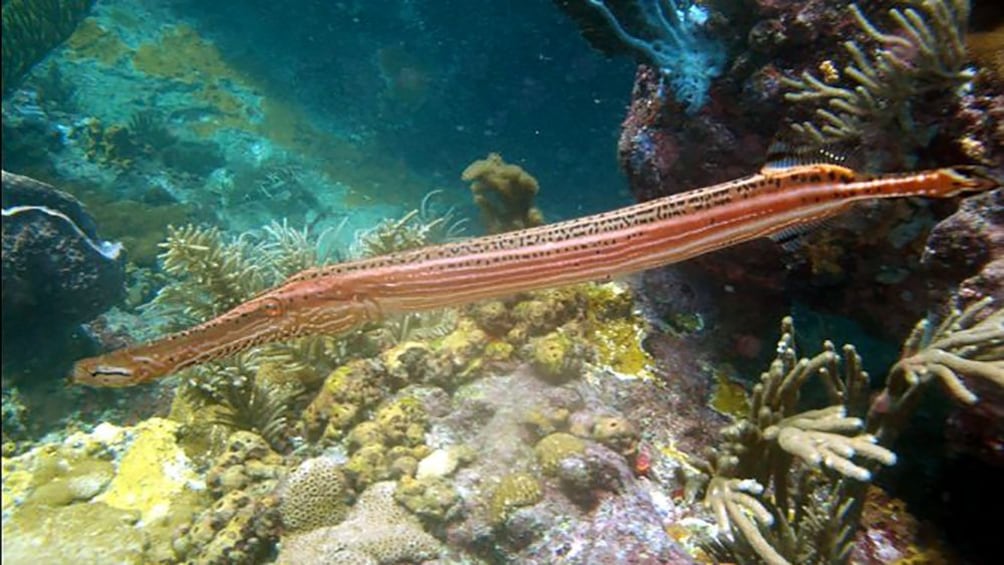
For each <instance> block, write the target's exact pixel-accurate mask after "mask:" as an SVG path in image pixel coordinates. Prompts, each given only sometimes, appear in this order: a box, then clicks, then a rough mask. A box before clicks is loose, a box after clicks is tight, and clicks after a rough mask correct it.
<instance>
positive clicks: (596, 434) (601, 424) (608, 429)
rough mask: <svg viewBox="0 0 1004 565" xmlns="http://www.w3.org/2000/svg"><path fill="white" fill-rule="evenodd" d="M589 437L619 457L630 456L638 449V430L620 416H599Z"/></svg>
mask: <svg viewBox="0 0 1004 565" xmlns="http://www.w3.org/2000/svg"><path fill="white" fill-rule="evenodd" d="M590 435H591V436H592V438H593V439H595V440H596V441H598V442H600V443H602V444H603V445H606V446H607V447H609V448H611V449H613V450H614V451H616V452H618V453H620V454H621V455H630V454H631V453H634V450H635V448H637V447H638V439H639V435H638V429H637V428H636V427H635V426H634V424H632V423H631V422H629V421H628V420H627V419H626V418H624V417H622V416H600V417H599V418H597V419H596V421H595V422H594V423H593V429H592V433H591V434H590Z"/></svg>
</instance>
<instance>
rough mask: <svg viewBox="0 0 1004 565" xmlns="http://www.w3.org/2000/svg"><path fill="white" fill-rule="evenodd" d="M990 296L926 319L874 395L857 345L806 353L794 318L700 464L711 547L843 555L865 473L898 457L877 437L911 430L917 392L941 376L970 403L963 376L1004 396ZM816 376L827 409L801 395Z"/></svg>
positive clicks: (776, 559) (808, 556)
mask: <svg viewBox="0 0 1004 565" xmlns="http://www.w3.org/2000/svg"><path fill="white" fill-rule="evenodd" d="M989 304H990V301H989V300H983V301H980V302H977V303H975V304H974V305H972V306H970V307H969V308H968V309H967V310H966V311H963V312H960V311H955V312H953V313H952V314H950V315H949V316H948V317H946V318H945V319H944V320H943V321H942V323H941V325H940V326H939V327H938V328H937V329H934V330H931V329H930V328H929V325H928V322H926V321H922V322H921V323H920V324H918V326H917V329H916V331H915V332H914V334H913V335H912V336H911V337H910V338H908V340H907V342H906V343H905V345H904V350H903V355H902V358H901V359H900V360H899V361H898V362H897V363H896V364H894V365H893V367H892V368H891V369H890V370H889V374H888V376H887V378H886V383H885V388H884V389H883V390H882V392H880V393H879V394H878V395H877V396H876V397H875V398H874V399H869V398H868V396H867V394H868V387H867V383H868V377H867V374H866V373H864V371H863V370H862V368H861V359H860V357H858V355H857V353H856V351H855V350H854V348H853V347H851V346H844V348H843V351H842V354H838V353H837V351H836V348H835V347H834V346H833V344H832V343H830V342H826V343H825V344H824V347H823V352H822V353H820V354H818V355H816V356H815V357H812V358H802V359H798V357H797V353H796V350H795V346H794V343H795V342H794V335H795V334H794V328H793V326H792V323H791V319H790V318H789V319H786V320H785V321H784V322H783V323H782V337H781V340H780V342H779V344H778V357H777V359H776V360H775V361H774V362H773V363H772V364H771V367H770V370H769V371H767V372H765V373H764V374H763V375H762V377H761V381H760V383H758V384H757V385H756V387H754V390H753V395H752V400H751V404H750V408H749V412H748V413H747V415H746V416H745V417H743V418H740V419H739V421H738V422H737V423H736V424H734V425H732V426H730V427H728V428H726V429H725V430H724V431H723V436H724V440H725V441H724V445H722V446H721V447H720V448H719V449H718V450H716V451H713V452H712V457H711V459H709V460H708V461H706V462H704V463H703V468H704V470H705V471H706V472H707V473H708V475H709V476H710V480H709V482H708V483H707V486H706V491H705V495H704V500H705V504H706V505H707V506H708V507H709V508H710V509H711V510H712V512H713V513H714V514H715V516H716V519H717V521H718V523H719V525H720V527H721V528H722V532H723V537H722V538H720V540H719V541H720V542H721V544H720V545H714V544H713V545H712V546H711V547H709V550H710V551H711V552H712V553H713V554H715V555H717V556H719V557H725V556H729V555H732V556H733V557H732V558H734V559H740V560H744V561H745V560H749V559H754V558H759V559H762V560H763V561H765V562H767V563H777V564H783V563H800V562H804V561H815V560H823V561H837V562H843V561H846V560H847V559H848V558H849V556H850V554H851V552H852V550H853V549H854V544H855V533H856V531H857V529H858V527H859V520H860V518H861V512H862V505H863V504H864V501H865V496H866V491H867V488H866V485H867V482H868V481H871V479H872V477H873V475H874V473H875V472H876V471H877V470H878V469H879V468H880V466H881V465H885V466H888V465H891V464H893V463H894V462H895V460H896V457H895V455H894V454H893V453H892V452H891V451H889V450H888V449H887V448H886V447H883V446H882V445H880V444H879V442H880V441H881V442H883V443H888V442H890V441H891V438H892V437H893V435H894V434H895V433H897V432H899V431H901V430H902V429H903V427H904V426H905V425H906V422H907V420H908V418H909V416H910V415H911V414H912V413H913V412H914V411H915V409H916V406H917V399H918V397H919V393H920V391H921V390H923V389H924V388H926V387H927V386H928V385H929V384H930V383H931V382H933V381H934V380H938V381H940V382H941V383H942V385H943V386H944V388H945V389H946V390H947V391H948V392H949V394H950V395H951V396H952V397H954V398H955V399H956V400H957V401H959V402H962V403H964V404H972V403H974V402H975V401H976V396H975V395H974V394H973V392H972V391H971V390H970V389H969V388H967V387H966V385H965V384H964V383H963V380H962V379H963V378H964V376H963V375H965V377H968V380H969V381H973V380H984V381H986V383H987V385H988V386H989V387H990V388H991V389H993V390H995V391H996V392H997V394H999V393H1000V391H1001V389H1004V366H1002V365H1001V355H1002V352H1001V351H1000V343H1001V342H1002V340H1004V333H1002V332H1004V325H1002V323H1001V315H1002V312H1001V310H1000V309H999V308H996V309H991V310H990V311H989V312H986V310H987V306H988V305H989ZM841 364H842V365H843V369H842V370H841ZM813 378H818V379H819V381H820V384H821V385H822V386H821V388H822V389H823V390H824V391H825V394H826V397H827V398H828V406H826V407H825V408H819V409H807V408H805V407H804V406H803V405H802V404H801V403H800V397H801V395H802V392H803V389H806V390H808V387H807V384H808V383H809V381H810V380H811V379H813ZM824 470H827V471H825V472H823V471H824Z"/></svg>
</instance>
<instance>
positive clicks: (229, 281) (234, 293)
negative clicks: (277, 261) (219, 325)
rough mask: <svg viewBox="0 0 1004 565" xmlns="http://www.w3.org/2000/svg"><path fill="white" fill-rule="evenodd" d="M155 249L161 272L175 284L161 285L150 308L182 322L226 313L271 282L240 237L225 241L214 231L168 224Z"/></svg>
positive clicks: (251, 248)
mask: <svg viewBox="0 0 1004 565" xmlns="http://www.w3.org/2000/svg"><path fill="white" fill-rule="evenodd" d="M160 246H161V247H162V248H163V249H164V252H163V253H162V254H161V255H160V260H161V262H162V263H163V266H164V270H165V271H166V272H167V273H168V274H170V275H174V276H176V277H179V279H180V280H179V282H177V283H175V284H171V285H168V286H167V287H165V288H164V289H163V290H162V291H161V292H160V294H159V295H158V296H157V299H156V300H155V301H154V302H153V305H154V306H157V307H161V308H164V309H165V310H167V311H168V312H169V313H172V314H180V315H182V316H184V317H185V318H187V320H185V322H186V323H190V322H192V321H194V322H201V321H203V320H206V319H208V318H210V317H212V316H215V315H217V314H219V313H221V312H224V311H226V310H229V309H230V308H233V307H234V306H236V305H238V304H240V303H241V302H243V301H244V300H246V299H248V298H249V297H251V296H252V295H254V294H255V293H257V292H259V291H261V290H264V289H265V288H267V287H268V283H269V282H271V280H270V279H271V276H270V273H268V272H267V271H265V269H264V268H263V266H262V264H261V263H260V262H258V260H257V258H256V257H255V255H256V254H255V252H254V251H255V250H254V248H253V247H252V246H251V245H249V244H247V243H246V242H244V241H243V240H240V239H236V240H230V241H228V240H227V239H226V238H225V237H224V236H223V234H222V233H221V232H220V230H219V229H217V228H208V229H205V228H200V227H196V226H192V225H188V226H184V227H180V228H178V227H174V226H171V227H169V228H168V236H167V241H165V242H164V243H162V244H161V245H160Z"/></svg>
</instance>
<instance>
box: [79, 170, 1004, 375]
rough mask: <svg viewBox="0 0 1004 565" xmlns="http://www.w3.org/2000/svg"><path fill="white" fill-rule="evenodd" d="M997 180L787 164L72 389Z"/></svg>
mask: <svg viewBox="0 0 1004 565" xmlns="http://www.w3.org/2000/svg"><path fill="white" fill-rule="evenodd" d="M994 186H996V183H995V182H994V181H991V180H989V179H987V178H984V177H982V176H979V175H974V174H972V172H971V171H970V170H969V169H966V168H945V169H936V170H930V171H922V172H916V173H908V174H897V175H881V176H865V175H860V174H857V173H856V172H855V171H853V170H851V169H848V168H845V167H841V166H837V165H828V164H814V165H802V166H794V167H790V168H785V169H777V170H765V171H764V172H762V173H760V174H757V175H753V176H750V177H746V178H743V179H739V180H734V181H730V182H725V183H722V184H717V185H714V186H710V187H706V188H700V189H697V190H693V191H690V192H686V193H682V194H677V195H673V196H667V197H664V198H660V199H657V200H652V201H650V202H645V203H641V204H636V205H633V206H628V207H626V208H621V209H618V210H615V211H612V212H606V213H602V214H596V215H593V216H587V217H584V218H580V219H576V220H570V221H566V222H559V223H555V224H549V225H544V226H539V227H535V228H530V229H525V230H520V231H515V232H509V233H504V234H499V235H492V236H487V237H480V238H475V239H470V240H467V241H462V242H457V243H449V244H445V245H438V246H432V247H427V248H423V249H418V250H414V251H408V252H404V253H396V254H391V255H386V256H381V257H374V258H371V259H363V260H358V261H351V262H347V263H341V264H337V265H332V266H330V267H323V268H317V269H309V270H307V271H303V272H301V273H299V274H297V275H294V276H293V277H291V278H290V279H289V280H287V281H286V282H284V283H283V284H282V285H280V286H278V287H276V288H274V289H272V290H269V291H267V292H265V293H263V294H261V295H259V296H257V297H255V298H252V299H251V300H249V301H248V302H245V303H244V304H241V305H239V306H237V307H236V308H234V309H233V310H230V311H229V312H226V313H224V314H222V315H220V316H219V317H217V318H214V319H212V320H210V321H207V322H205V323H203V324H200V325H198V326H195V327H193V328H191V329H189V330H185V331H182V332H179V333H176V334H172V335H169V336H167V337H164V338H162V339H159V340H156V341H153V342H150V343H147V344H143V345H138V346H135V347H129V348H125V349H121V350H118V351H113V352H111V353H109V354H106V355H102V356H99V357H94V358H89V359H84V360H81V361H79V362H78V363H77V364H76V366H75V367H74V371H73V375H72V378H73V380H74V382H77V383H82V384H89V385H93V386H130V385H134V384H139V383H143V382H147V381H150V380H153V379H156V378H159V377H162V376H165V375H168V374H171V373H173V372H176V371H178V370H181V369H183V368H185V367H189V366H192V365H197V364H200V363H205V362H208V361H212V360H214V359H219V358H221V357H225V356H228V355H232V354H234V353H238V352H240V351H245V350H247V349H250V348H252V347H255V346H258V345H261V344H264V343H269V342H274V341H282V340H286V339H291V338H294V337H298V336H305V335H315V334H335V333H339V332H343V331H346V330H349V329H351V328H353V327H355V326H357V325H359V324H362V323H364V322H367V321H378V320H380V319H381V318H382V317H383V316H385V315H387V314H397V313H403V312H415V311H421V310H428V309H433V308H441V307H445V306H456V305H460V304H466V303H470V302H474V301H478V300H483V299H487V298H494V297H500V296H506V295H510V294H513V293H516V292H521V291H528V290H534V289H542V288H550V287H555V286H562V285H567V284H573V283H579V282H585V281H592V280H599V279H607V278H610V277H614V276H617V275H622V274H626V273H633V272H638V271H642V270H645V269H650V268H653V267H658V266H661V265H668V264H670V263H676V262H679V261H684V260H686V259H689V258H691V257H695V256H698V255H701V254H704V253H708V252H710V251H714V250H717V249H722V248H724V247H729V246H732V245H736V244H738V243H742V242H745V241H750V240H752V239H756V238H759V237H765V236H770V235H775V234H780V233H784V232H786V231H788V230H793V229H797V228H799V227H801V226H806V225H811V224H812V223H814V222H818V221H819V220H822V219H825V218H829V217H832V216H834V215H836V214H839V213H840V212H842V211H844V210H846V209H847V208H849V207H850V206H852V205H853V204H854V203H855V202H858V201H862V200H871V199H879V198H894V197H902V196H926V197H934V198H946V197H951V196H954V195H956V194H959V193H961V192H969V191H980V190H986V189H989V188H992V187H994Z"/></svg>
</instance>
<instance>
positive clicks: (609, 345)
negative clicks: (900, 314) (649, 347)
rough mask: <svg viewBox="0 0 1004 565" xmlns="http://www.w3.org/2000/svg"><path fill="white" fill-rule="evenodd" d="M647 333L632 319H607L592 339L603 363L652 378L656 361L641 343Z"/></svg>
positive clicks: (618, 370) (623, 372)
mask: <svg viewBox="0 0 1004 565" xmlns="http://www.w3.org/2000/svg"><path fill="white" fill-rule="evenodd" d="M644 336H645V330H644V328H642V327H640V326H639V324H637V323H635V322H634V321H632V320H624V319H620V320H608V321H606V322H605V323H603V324H601V325H599V326H598V327H597V328H596V331H595V332H594V333H593V335H592V339H591V341H592V342H593V344H594V345H595V346H596V349H597V360H598V361H599V362H600V363H601V364H603V365H607V366H609V367H610V368H611V369H613V370H614V371H617V372H618V373H621V374H625V375H634V376H637V377H641V378H651V376H652V370H651V369H652V367H653V366H655V361H654V360H653V359H652V356H651V355H649V353H648V352H647V351H645V349H643V348H642V346H641V343H642V339H643V338H644Z"/></svg>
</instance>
